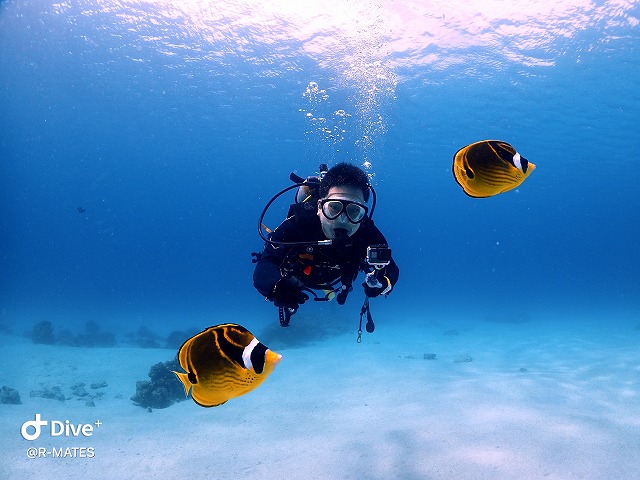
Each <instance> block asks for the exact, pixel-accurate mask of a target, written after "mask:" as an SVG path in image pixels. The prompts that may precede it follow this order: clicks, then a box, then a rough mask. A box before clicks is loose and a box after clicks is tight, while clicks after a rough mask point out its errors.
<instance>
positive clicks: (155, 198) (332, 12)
mask: <svg viewBox="0 0 640 480" xmlns="http://www.w3.org/2000/svg"><path fill="white" fill-rule="evenodd" d="M639 21H640V3H639V2H637V1H629V0H609V1H598V2H586V1H579V0H574V1H570V2H565V1H562V2H561V1H542V2H529V1H515V2H514V1H511V2H502V1H498V0H494V1H483V2H438V1H433V2H431V1H430V2H421V1H414V2H402V4H397V3H396V2H392V1H382V0H381V1H373V2H359V1H356V2H335V1H328V2H318V3H317V4H309V3H308V2H284V1H283V2H262V1H261V2H258V1H253V0H243V1H240V2H235V1H234V2H227V1H222V2H204V1H195V0H187V1H184V2H170V1H156V2H153V1H145V0H130V1H115V0H114V1H99V0H76V1H61V2H57V3H53V2H47V1H42V0H39V1H38V0H31V1H29V0H5V1H3V2H1V3H0V113H1V114H0V168H1V172H0V209H1V213H0V222H1V225H0V232H1V234H0V251H1V252H2V254H1V255H0V272H1V273H0V279H1V280H0V281H1V282H2V285H1V287H0V309H1V316H0V322H2V325H3V328H5V329H8V330H11V331H14V332H16V333H20V332H21V330H22V329H23V328H24V329H28V327H29V326H30V325H31V324H33V323H36V322H38V321H42V320H49V321H52V322H54V323H55V324H56V325H61V324H62V325H65V324H69V325H74V324H82V323H84V322H87V321H91V322H97V323H99V324H100V325H103V326H106V327H108V328H110V329H111V328H112V329H117V328H118V327H121V326H123V325H132V324H140V325H149V326H154V327H156V328H159V329H162V328H167V329H169V328H174V327H176V326H180V325H184V324H186V323H188V324H189V325H199V326H203V327H204V326H206V325H209V324H212V323H216V321H217V320H222V321H227V320H229V319H230V318H231V317H233V318H235V319H236V321H239V320H242V319H250V320H247V322H249V323H254V324H255V322H264V323H265V324H266V323H268V322H276V321H277V319H276V315H275V309H273V308H272V307H271V306H270V305H269V304H267V303H265V302H264V301H263V299H262V298H261V296H260V295H259V294H258V293H257V292H256V291H255V290H254V289H253V286H252V281H251V275H252V269H253V265H252V264H251V261H250V259H251V257H250V252H252V251H256V250H259V249H260V248H261V247H262V242H261V241H260V239H259V237H258V235H257V222H258V216H259V214H260V212H261V210H262V208H263V206H264V204H265V203H266V202H267V201H268V200H269V199H270V198H271V196H272V195H273V194H274V193H276V192H277V191H278V190H280V189H282V188H284V187H286V186H287V185H289V180H288V177H289V173H290V172H292V171H295V172H297V173H298V174H300V175H302V176H306V175H309V174H314V173H316V172H317V170H318V165H319V164H320V163H329V164H330V165H331V164H334V163H336V162H338V161H351V162H353V163H356V164H358V165H362V166H365V167H366V168H367V171H368V172H369V173H370V174H371V175H372V176H373V180H372V181H373V185H374V186H375V188H376V190H377V194H378V205H377V208H376V214H375V220H376V223H377V225H378V226H379V227H380V229H381V230H382V231H383V232H384V233H385V235H386V236H387V239H388V240H389V242H390V246H391V248H392V249H393V253H394V257H395V258H396V260H397V262H398V264H399V266H400V270H401V277H400V282H399V283H398V285H397V288H396V290H395V291H394V292H393V294H392V295H391V296H390V298H389V299H387V300H384V301H379V302H378V301H376V303H375V305H374V306H373V307H372V308H374V309H375V312H376V319H377V321H378V322H379V323H382V324H384V323H388V324H392V323H393V322H397V321H399V319H400V318H403V319H410V320H411V319H416V320H415V321H416V322H420V321H423V320H424V318H429V317H433V316H436V315H453V316H465V317H466V318H467V319H468V320H469V321H474V320H478V321H483V320H486V319H487V318H494V319H498V320H500V319H502V320H506V321H510V320H517V321H520V320H522V319H526V320H531V321H535V320H543V319H544V320H546V319H549V318H551V319H555V320H554V321H558V322H562V323H566V322H569V321H576V322H580V321H581V319H582V318H584V317H586V316H587V315H591V314H593V313H594V312H597V313H598V314H604V315H605V317H604V318H607V321H608V322H616V321H625V322H626V321H629V320H630V321H632V322H636V323H637V321H638V317H639V308H640V275H639V273H638V271H639V270H638V269H639V266H640V249H638V246H637V244H638V241H639V240H640V226H639V222H638V219H637V210H638V206H639V202H640V198H639V197H638V190H637V178H636V177H637V175H636V163H637V157H638V151H640V140H639V138H640V135H639V134H640V132H639V129H638V119H639V118H640V93H639V89H638V79H639V78H640V77H639V74H640V41H639V40H640V38H639V37H640V28H639V26H638V23H639ZM485 138H495V139H501V140H505V141H508V142H510V143H511V144H513V145H514V146H515V147H516V148H517V149H518V151H519V152H520V153H521V154H522V155H523V156H525V157H526V158H528V159H529V160H530V161H532V162H534V163H535V164H536V165H537V169H536V171H535V172H534V173H533V174H532V175H531V177H530V178H529V179H527V180H526V181H525V183H524V184H523V185H521V187H520V188H518V189H517V190H516V191H511V192H507V193H505V194H502V195H499V196H496V197H493V198H488V199H472V198H469V197H467V196H466V195H464V193H463V192H462V190H461V189H460V188H459V187H458V185H457V184H456V183H455V181H454V179H453V177H452V173H451V160H452V156H453V154H454V153H455V152H456V151H457V150H458V149H459V148H460V147H462V146H464V145H466V144H469V143H472V142H474V141H477V140H481V139H485ZM278 208H279V210H278ZM284 208H285V207H284V206H281V207H277V208H276V210H275V211H274V212H271V217H270V218H269V221H270V223H271V224H272V225H273V224H276V223H277V222H278V221H279V219H280V218H281V216H280V213H282V214H283V213H284ZM360 302H361V295H360V294H359V293H354V294H353V295H352V298H351V299H350V301H349V302H348V304H347V305H346V306H345V307H344V309H345V311H346V312H348V315H347V316H349V318H351V316H353V321H354V323H355V320H356V319H355V317H356V316H357V313H358V310H359V308H360ZM316 307H318V306H317V305H313V304H309V305H305V306H304V307H303V308H304V309H307V311H310V310H312V309H314V308H316ZM601 318H603V317H601ZM244 323H246V322H244Z"/></svg>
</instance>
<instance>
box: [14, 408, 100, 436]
mask: <svg viewBox="0 0 640 480" xmlns="http://www.w3.org/2000/svg"><path fill="white" fill-rule="evenodd" d="M47 425H49V436H51V437H81V436H82V437H90V436H92V435H93V431H94V426H95V428H100V426H101V425H102V422H101V421H100V420H96V421H95V422H93V423H79V424H77V425H74V424H73V423H71V422H70V421H69V420H65V421H64V422H61V421H60V420H51V422H48V421H47V420H42V415H40V414H39V413H36V418H35V420H27V421H26V422H24V423H23V424H22V428H20V434H21V435H22V438H24V439H25V440H28V441H33V440H36V439H37V438H39V437H40V434H41V433H42V429H43V427H46V426H47Z"/></svg>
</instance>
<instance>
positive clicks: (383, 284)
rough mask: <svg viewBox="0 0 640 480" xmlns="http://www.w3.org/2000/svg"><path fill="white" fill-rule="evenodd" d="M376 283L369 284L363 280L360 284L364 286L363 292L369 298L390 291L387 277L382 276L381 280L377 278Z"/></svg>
mask: <svg viewBox="0 0 640 480" xmlns="http://www.w3.org/2000/svg"><path fill="white" fill-rule="evenodd" d="M378 283H379V284H378V285H377V286H371V285H369V284H368V283H367V282H364V283H363V284H362V286H363V287H364V294H365V295H366V296H367V297H369V298H373V297H377V296H378V295H380V294H382V293H384V294H387V293H389V292H390V291H391V288H390V285H389V280H388V279H387V277H382V279H381V280H378Z"/></svg>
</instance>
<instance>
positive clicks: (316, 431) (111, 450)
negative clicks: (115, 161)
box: [0, 319, 640, 480]
mask: <svg viewBox="0 0 640 480" xmlns="http://www.w3.org/2000/svg"><path fill="white" fill-rule="evenodd" d="M419 323H420V322H419V319H417V320H416V322H415V323H412V324H410V323H406V324H405V325H404V326H403V328H390V326H388V325H387V326H384V325H383V326H379V328H378V329H377V330H376V332H375V333H374V334H372V335H367V334H365V337H364V339H363V342H362V343H361V344H357V343H356V342H355V333H349V334H340V335H337V336H335V337H332V338H327V339H324V340H322V341H318V342H316V343H314V344H308V345H305V346H299V347H287V348H284V349H282V350H281V351H280V353H282V354H283V357H284V358H283V360H282V362H281V363H280V364H279V365H278V367H277V369H276V371H275V372H274V373H273V374H272V375H271V376H270V377H269V378H268V379H267V380H266V381H265V383H264V384H263V385H262V386H261V387H259V388H258V389H257V390H255V391H253V392H251V393H249V394H248V395H245V396H243V397H240V398H237V399H234V400H231V401H229V402H228V403H227V404H225V405H222V406H220V407H217V408H211V409H207V408H202V407H199V406H197V405H196V404H194V403H193V402H192V401H191V400H188V401H183V402H179V403H177V404H175V405H173V406H171V407H169V408H166V409H158V410H153V411H148V410H146V409H144V408H141V407H139V406H136V405H134V404H133V402H132V401H131V400H130V397H131V396H132V395H133V394H134V393H135V384H136V381H137V380H144V379H147V378H148V377H147V373H148V371H149V367H150V366H151V365H152V364H154V363H156V362H161V361H166V360H170V359H171V358H172V356H173V355H174V353H175V352H174V351H172V350H166V349H141V348H131V347H123V346H121V347H115V348H78V347H62V346H48V345H34V344H32V343H31V341H30V340H29V339H27V338H23V337H15V336H9V335H4V336H2V337H0V345H1V349H2V359H3V367H4V368H3V372H2V374H1V375H0V386H1V385H8V386H10V387H12V388H15V389H17V390H18V391H19V392H20V395H21V399H22V403H21V404H19V405H0V412H1V414H0V438H1V442H2V448H0V478H7V479H9V478H11V479H35V478H65V479H80V478H86V479H89V478H90V479H102V478H105V479H138V478H139V479H163V480H166V479H174V478H175V479H178V478H189V479H200V478H202V479H205V478H206V479H229V480H232V479H233V480H237V479H238V478H244V479H254V478H255V479H258V478H269V479H287V480H294V479H304V480H308V479H422V480H424V479H482V478H486V479H492V480H499V479H528V480H531V479H558V480H560V479H561V480H567V479H593V480H595V479H602V480H605V479H606V480H611V479H617V480H624V479H629V480H632V479H633V480H637V479H638V478H640V455H638V452H640V347H639V345H640V342H639V341H640V330H638V329H637V327H636V328H634V327H633V325H619V326H617V327H615V328H613V327H611V323H610V322H605V321H604V320H603V321H602V323H601V325H599V322H598V321H597V319H596V320H595V321H594V322H592V323H590V324H588V325H585V326H584V327H583V328H575V325H574V326H573V327H569V326H565V327H562V328H558V325H557V324H553V323H550V324H548V325H539V324H536V325H534V324H533V323H531V322H529V323H525V324H492V323H478V324H472V325H471V326H469V325H467V326H465V325H463V324H460V325H458V326H456V322H449V323H448V325H449V326H447V327H443V326H442V325H439V324H429V325H426V326H421V327H419V328H418V327H416V326H415V325H416V324H419ZM451 325H453V328H452V327H451ZM291 328H294V327H293V326H292V327H291ZM274 349H275V348H274ZM433 354H435V358H433V356H434V355H433ZM78 382H82V383H85V384H86V385H87V389H89V387H88V386H89V385H92V384H102V385H105V384H106V386H104V387H100V388H98V389H96V390H95V391H91V392H90V393H91V395H95V394H96V392H98V391H99V392H101V393H100V394H98V396H96V398H95V399H94V400H93V405H92V406H91V402H89V404H88V403H87V401H86V399H82V398H80V397H77V396H73V395H68V398H67V399H66V400H65V401H60V400H54V399H44V398H41V397H31V396H30V391H36V390H39V389H42V388H50V387H53V386H59V387H60V389H61V390H62V391H63V392H67V394H68V392H69V389H70V388H71V386H72V385H75V384H77V383H78ZM36 414H40V415H41V418H42V419H43V420H48V421H49V422H51V421H57V422H62V423H64V422H65V420H68V421H69V422H70V423H71V424H73V425H74V426H75V425H78V424H80V423H82V424H91V425H92V428H93V432H92V435H91V436H83V435H79V436H77V437H74V436H73V435H72V434H71V435H69V436H65V435H57V436H51V434H50V430H48V428H49V427H45V428H43V430H42V433H41V435H40V437H39V438H38V439H36V440H32V441H28V440H25V439H23V437H22V436H21V426H22V424H23V423H24V422H25V421H28V420H33V419H34V418H35V415H36ZM97 421H99V422H100V426H99V427H98V426H96V423H95V422H97ZM62 423H59V424H58V425H60V424H62ZM30 448H36V449H37V450H36V451H44V452H47V453H46V456H44V457H40V458H28V455H29V453H30V450H29V449H30ZM54 450H55V451H56V452H62V453H63V458H55V457H54V455H53V454H52V451H54ZM32 451H33V450H31V452H32ZM65 453H66V454H67V455H64V454H65Z"/></svg>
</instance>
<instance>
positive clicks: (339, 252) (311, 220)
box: [253, 210, 399, 298]
mask: <svg viewBox="0 0 640 480" xmlns="http://www.w3.org/2000/svg"><path fill="white" fill-rule="evenodd" d="M270 239H271V240H274V241H280V242H307V241H311V242H313V241H320V240H326V237H325V235H324V232H323V231H322V225H321V223H320V219H319V218H318V216H317V215H316V213H315V210H313V211H307V212H302V213H300V212H298V214H296V215H292V216H290V217H289V218H287V219H286V220H285V221H284V222H282V224H280V226H279V227H278V228H276V229H275V230H274V231H273V232H272V233H271V236H270ZM334 243H335V244H334V245H294V246H289V245H286V246H274V245H272V244H270V243H266V244H265V248H264V250H263V252H262V254H261V256H260V258H259V260H258V261H257V264H256V268H255V271H254V273H253V284H254V286H255V287H256V289H257V290H258V291H259V292H260V293H261V294H262V295H264V296H265V297H267V298H269V297H270V296H271V294H272V292H273V288H274V285H275V284H276V282H277V281H278V280H280V278H282V277H283V275H285V274H289V275H293V276H295V277H297V278H298V279H299V280H301V281H302V282H303V283H304V285H305V287H307V288H311V289H314V290H332V289H336V288H340V284H342V285H346V286H347V288H350V287H351V285H352V283H353V281H354V280H355V278H356V276H357V275H358V271H359V270H360V268H361V267H362V266H364V265H363V263H364V260H365V257H366V254H367V247H368V246H372V245H380V244H386V243H387V241H386V239H385V238H384V235H382V233H381V232H380V230H378V228H377V227H376V226H375V225H374V224H373V221H372V220H370V219H369V218H365V219H364V220H363V221H362V223H361V224H360V227H359V228H358V230H357V231H356V233H355V234H353V235H352V236H351V237H349V238H348V239H345V240H340V241H338V242H334ZM398 275H399V269H398V266H397V265H396V263H395V262H394V261H393V259H391V263H389V265H387V266H386V267H384V268H382V269H381V270H380V271H378V272H377V274H376V276H377V278H379V279H382V278H383V276H385V277H387V278H388V279H389V281H390V282H391V286H392V287H393V286H395V284H396V282H397V281H398ZM383 283H384V282H383Z"/></svg>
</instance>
